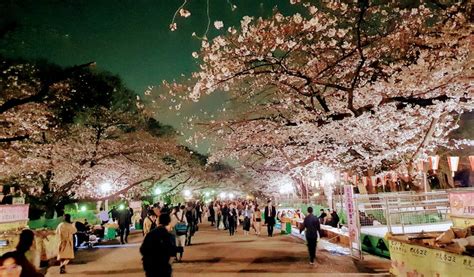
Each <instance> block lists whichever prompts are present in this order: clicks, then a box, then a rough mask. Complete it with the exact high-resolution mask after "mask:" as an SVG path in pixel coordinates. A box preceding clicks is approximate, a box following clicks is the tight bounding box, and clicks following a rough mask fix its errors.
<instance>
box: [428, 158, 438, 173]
mask: <svg viewBox="0 0 474 277" xmlns="http://www.w3.org/2000/svg"><path fill="white" fill-rule="evenodd" d="M430 163H431V169H432V170H433V171H435V172H436V170H438V167H439V156H438V155H436V156H431V157H430Z"/></svg>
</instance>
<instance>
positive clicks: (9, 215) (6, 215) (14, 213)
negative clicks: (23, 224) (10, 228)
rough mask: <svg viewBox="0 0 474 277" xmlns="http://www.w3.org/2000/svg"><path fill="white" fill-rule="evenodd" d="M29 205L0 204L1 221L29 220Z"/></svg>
mask: <svg viewBox="0 0 474 277" xmlns="http://www.w3.org/2000/svg"><path fill="white" fill-rule="evenodd" d="M28 207H29V206H28V205H0V223H7V222H16V221H26V220H28Z"/></svg>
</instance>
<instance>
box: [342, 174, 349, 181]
mask: <svg viewBox="0 0 474 277" xmlns="http://www.w3.org/2000/svg"><path fill="white" fill-rule="evenodd" d="M342 178H343V180H344V181H346V182H347V181H348V180H349V174H347V172H344V173H342Z"/></svg>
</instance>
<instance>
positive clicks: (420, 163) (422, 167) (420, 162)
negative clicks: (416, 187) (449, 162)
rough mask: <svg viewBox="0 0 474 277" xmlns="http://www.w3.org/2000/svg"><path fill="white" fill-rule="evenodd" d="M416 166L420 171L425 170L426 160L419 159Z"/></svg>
mask: <svg viewBox="0 0 474 277" xmlns="http://www.w3.org/2000/svg"><path fill="white" fill-rule="evenodd" d="M416 168H417V169H418V171H420V172H423V171H425V161H424V160H418V161H417V162H416Z"/></svg>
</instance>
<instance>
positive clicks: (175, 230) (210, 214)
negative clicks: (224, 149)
mask: <svg viewBox="0 0 474 277" xmlns="http://www.w3.org/2000/svg"><path fill="white" fill-rule="evenodd" d="M307 212H308V213H307V214H306V215H304V214H303V213H302V212H301V211H300V210H295V211H290V210H288V211H279V212H278V213H277V209H276V208H275V206H274V205H273V203H272V201H270V200H268V201H267V202H266V204H265V205H264V206H260V205H259V203H257V202H256V201H252V200H227V201H217V200H216V201H214V202H211V203H209V204H207V205H205V204H204V203H202V202H199V201H196V202H193V201H192V202H187V203H179V204H177V205H174V206H171V205H166V204H161V203H156V204H154V205H152V206H143V207H142V211H141V216H140V218H141V220H140V221H141V224H142V226H143V235H144V240H143V242H142V245H141V247H140V253H141V254H142V261H143V267H144V270H145V272H146V276H171V273H172V266H171V263H170V261H171V260H173V259H174V261H175V262H181V261H182V259H183V256H184V252H185V248H186V247H189V246H191V245H192V239H193V237H194V236H195V234H196V232H197V231H198V230H199V224H200V223H202V222H203V218H204V219H206V218H207V221H208V222H209V223H210V225H211V226H214V228H215V229H216V230H224V231H228V232H229V235H230V236H234V235H235V234H236V232H239V231H240V229H241V230H242V233H243V235H244V236H248V235H250V234H251V233H253V234H254V235H256V236H260V235H261V230H262V227H263V226H266V229H267V235H268V237H272V236H273V234H274V226H275V224H276V221H277V220H280V221H281V220H282V219H284V218H287V217H292V218H298V219H300V221H299V222H300V225H299V226H298V227H299V228H300V231H303V230H305V234H306V240H307V245H308V251H309V256H310V263H311V264H313V263H314V259H315V255H316V244H317V238H318V234H319V236H321V228H320V225H322V224H327V225H331V226H337V224H338V222H339V217H338V216H337V213H336V212H335V211H334V210H333V211H330V210H328V211H327V213H326V212H325V211H324V210H322V209H321V214H320V215H319V217H316V216H314V215H313V209H312V208H311V207H310V208H308V210H307ZM133 214H134V212H133V210H132V209H131V208H128V209H119V210H118V209H116V207H112V209H111V210H110V211H106V210H104V209H103V208H101V209H100V212H99V213H98V214H97V218H98V220H99V224H98V226H101V227H104V225H105V224H108V223H110V222H116V223H117V225H118V230H117V232H118V234H117V235H119V236H120V243H122V244H125V243H128V235H129V232H130V225H131V223H132V216H133ZM109 215H110V216H109ZM91 228H92V225H90V224H89V223H88V222H87V220H84V221H83V222H80V221H76V222H72V221H71V216H70V215H69V214H66V215H64V220H63V222H62V223H61V224H59V226H58V227H57V229H56V234H57V235H58V237H59V241H60V243H59V246H58V247H59V249H58V257H57V259H58V260H59V262H60V273H66V265H67V264H68V263H69V261H70V260H72V259H73V258H74V248H75V245H76V243H75V242H74V240H73V237H77V235H78V234H79V233H81V232H84V231H87V230H89V229H91ZM33 240H34V233H33V232H32V231H31V230H24V231H23V232H22V234H21V235H20V242H19V244H18V246H17V250H16V251H14V252H11V253H9V254H7V255H5V256H4V257H2V260H3V264H5V261H7V263H8V261H9V260H14V261H16V264H19V265H21V267H22V268H23V273H28V274H30V275H24V274H22V275H21V276H42V274H41V273H39V272H37V271H36V269H35V267H34V266H33V265H32V264H31V263H29V262H28V260H27V259H26V258H25V252H26V251H28V249H29V248H30V247H31V246H32V243H33V242H32V241H33ZM34 274H36V275H34Z"/></svg>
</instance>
